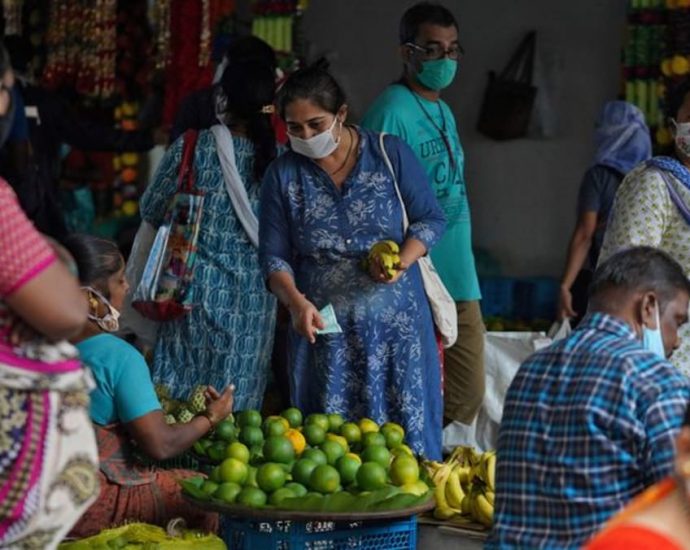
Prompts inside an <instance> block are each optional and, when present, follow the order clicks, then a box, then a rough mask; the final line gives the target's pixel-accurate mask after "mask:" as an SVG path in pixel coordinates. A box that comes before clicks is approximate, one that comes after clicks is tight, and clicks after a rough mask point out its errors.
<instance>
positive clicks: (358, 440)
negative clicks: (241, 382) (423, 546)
mask: <svg viewBox="0 0 690 550" xmlns="http://www.w3.org/2000/svg"><path fill="white" fill-rule="evenodd" d="M194 450H195V452H196V453H197V454H198V455H203V456H204V457H206V458H207V459H209V460H210V461H211V462H213V463H215V464H216V465H215V466H214V467H213V468H212V470H211V472H210V474H209V476H208V477H207V478H204V477H201V476H199V477H194V478H189V479H186V480H183V481H181V482H180V483H181V485H182V487H183V489H184V490H185V491H186V492H187V493H189V494H191V495H192V496H194V497H196V498H199V499H204V500H213V501H216V502H222V503H225V504H239V505H244V506H250V507H264V506H272V507H277V508H281V509H287V510H304V511H329V512H346V511H347V512H352V511H361V512H366V511H372V510H392V509H398V508H406V507H409V506H414V505H416V504H419V503H421V502H423V501H425V500H427V499H429V498H430V497H431V491H430V489H429V485H427V483H426V481H425V480H423V479H421V478H420V467H419V462H418V461H417V458H416V457H415V456H414V454H413V452H412V450H411V449H410V447H409V446H407V445H406V444H405V431H404V429H403V428H402V426H400V425H399V424H395V423H393V422H387V423H385V424H383V425H381V426H379V425H378V424H377V423H376V422H374V421H373V420H371V419H369V418H363V419H359V420H358V421H346V419H345V418H343V416H341V415H340V414H335V413H331V414H326V413H324V414H311V415H309V416H307V417H306V418H304V417H303V415H302V412H301V411H300V410H299V409H296V408H289V409H287V410H285V411H283V412H282V413H281V414H280V415H279V416H269V417H267V418H262V416H261V414H260V413H259V412H258V411H255V410H246V411H241V412H239V413H236V414H235V415H233V416H232V417H231V418H229V419H227V420H224V421H223V422H221V423H219V424H218V426H216V428H215V430H214V431H213V433H212V434H211V435H210V437H208V438H203V439H201V440H199V441H197V442H196V443H195V445H194ZM422 475H423V474H422Z"/></svg>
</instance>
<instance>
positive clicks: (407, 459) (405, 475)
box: [390, 455, 419, 486]
mask: <svg viewBox="0 0 690 550" xmlns="http://www.w3.org/2000/svg"><path fill="white" fill-rule="evenodd" d="M390 475H391V481H392V482H393V483H394V484H395V485H398V486H401V485H410V484H412V483H415V482H416V481H418V480H419V464H418V463H417V459H416V458H413V457H411V456H406V455H402V456H399V457H397V458H396V459H395V460H393V462H392V463H391V467H390Z"/></svg>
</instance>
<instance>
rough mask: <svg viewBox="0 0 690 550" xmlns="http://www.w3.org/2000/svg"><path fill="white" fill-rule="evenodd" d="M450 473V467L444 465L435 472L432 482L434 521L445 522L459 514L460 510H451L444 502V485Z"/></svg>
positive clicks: (445, 501)
mask: <svg viewBox="0 0 690 550" xmlns="http://www.w3.org/2000/svg"><path fill="white" fill-rule="evenodd" d="M450 473H451V467H450V466H449V465H448V464H444V465H443V466H442V467H441V468H439V470H438V471H437V472H436V476H435V478H434V482H435V483H436V487H435V488H434V497H435V498H436V508H435V509H434V517H435V518H436V519H441V520H446V519H450V518H452V517H453V516H456V515H458V514H460V510H458V509H455V508H453V507H452V506H450V505H449V504H448V501H447V500H446V484H447V483H448V476H449V475H450Z"/></svg>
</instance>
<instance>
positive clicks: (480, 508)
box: [425, 446, 496, 527]
mask: <svg viewBox="0 0 690 550" xmlns="http://www.w3.org/2000/svg"><path fill="white" fill-rule="evenodd" d="M425 466H426V469H427V471H428V473H429V476H430V477H431V480H432V481H433V482H434V484H435V488H434V496H435V498H436V508H435V510H434V517H435V518H436V519H441V520H449V519H453V521H454V522H458V521H459V522H471V521H476V522H479V523H481V524H482V525H485V526H486V527H491V525H493V515H494V494H495V482H496V452H495V451H487V452H485V453H481V454H480V453H478V452H477V451H476V450H475V449H474V448H472V447H467V446H461V447H457V448H456V449H455V450H454V451H453V453H452V454H451V456H450V457H449V458H448V459H447V460H446V462H435V461H428V462H426V463H425Z"/></svg>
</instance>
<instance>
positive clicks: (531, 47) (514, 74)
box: [499, 31, 537, 84]
mask: <svg viewBox="0 0 690 550" xmlns="http://www.w3.org/2000/svg"><path fill="white" fill-rule="evenodd" d="M536 42H537V32H536V31H530V32H528V33H527V35H526V36H525V38H523V39H522V42H520V44H519V45H518V47H517V48H516V50H515V52H514V53H513V55H512V56H511V58H510V60H509V61H508V64H507V65H506V66H505V68H504V69H503V72H502V73H501V74H500V75H499V79H500V80H509V81H513V82H521V83H523V84H531V83H532V73H533V71H534V52H535V49H536Z"/></svg>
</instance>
